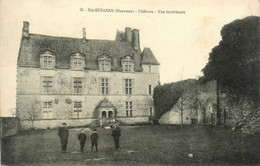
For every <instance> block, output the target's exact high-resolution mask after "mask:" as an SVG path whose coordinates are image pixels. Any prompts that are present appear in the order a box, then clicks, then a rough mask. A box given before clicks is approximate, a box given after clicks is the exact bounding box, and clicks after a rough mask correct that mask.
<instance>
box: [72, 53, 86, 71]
mask: <svg viewBox="0 0 260 166" xmlns="http://www.w3.org/2000/svg"><path fill="white" fill-rule="evenodd" d="M70 64H71V68H72V69H74V70H84V67H85V59H84V56H83V55H82V54H80V53H76V54H72V55H71V56H70Z"/></svg>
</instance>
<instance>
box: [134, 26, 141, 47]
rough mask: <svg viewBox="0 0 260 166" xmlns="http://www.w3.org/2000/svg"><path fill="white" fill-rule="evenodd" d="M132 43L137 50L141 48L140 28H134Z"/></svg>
mask: <svg viewBox="0 0 260 166" xmlns="http://www.w3.org/2000/svg"><path fill="white" fill-rule="evenodd" d="M132 45H133V47H134V49H135V50H137V49H138V48H140V40H139V29H133V30H132Z"/></svg>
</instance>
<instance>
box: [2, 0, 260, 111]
mask: <svg viewBox="0 0 260 166" xmlns="http://www.w3.org/2000/svg"><path fill="white" fill-rule="evenodd" d="M0 5H1V6H0V7H1V9H0V16H1V19H0V25H1V26H0V28H1V29H0V55H1V59H0V69H1V77H0V78H1V80H0V81H1V82H0V86H1V89H0V90H1V91H0V92H1V98H0V102H1V103H0V104H1V114H2V116H10V115H11V112H12V111H13V110H15V96H16V62H17V57H18V51H19V45H20V40H21V34H22V24H23V21H29V22H30V33H34V34H44V35H50V36H64V37H76V38H81V37H82V28H83V27H85V28H86V31H87V38H88V39H108V40H114V39H115V35H116V31H117V29H118V30H124V29H125V27H132V28H136V29H139V30H140V42H141V48H142V49H143V48H144V47H150V48H151V49H152V51H153V53H154V55H155V56H156V58H157V60H158V61H159V63H160V64H161V65H160V79H161V83H168V82H175V81H179V80H181V79H187V78H196V77H198V76H201V75H202V74H201V69H202V68H203V67H204V66H205V64H206V63H207V61H208V56H209V52H210V51H211V49H212V48H213V47H214V46H216V45H218V42H219V41H220V39H221V36H220V30H221V28H222V27H223V25H225V24H227V23H229V22H231V21H233V20H235V19H242V18H245V17H247V16H251V15H258V16H259V2H258V0H251V1H247V0H211V1H206V0H190V1H188V0H179V1H177V0H168V1H162V0H158V1H151V0H145V1H141V2H140V0H131V1H125V0H109V1H108V0H99V1H96V0H95V1H85V0H82V1H81V0H71V1H68V0H62V1H53V0H34V1H31V0H1V1H0ZM80 8H84V9H86V10H88V8H92V9H95V8H104V9H120V10H134V11H136V12H135V13H116V12H110V13H108V12H87V11H84V12H82V11H80ZM139 9H141V10H147V11H153V12H154V13H153V14H151V13H139V12H138V10H139ZM158 10H161V11H164V10H169V11H185V14H159V13H158ZM155 12H156V13H155Z"/></svg>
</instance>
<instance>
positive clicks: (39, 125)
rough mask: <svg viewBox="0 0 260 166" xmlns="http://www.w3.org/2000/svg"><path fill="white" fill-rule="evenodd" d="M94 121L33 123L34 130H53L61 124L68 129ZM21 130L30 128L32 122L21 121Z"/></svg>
mask: <svg viewBox="0 0 260 166" xmlns="http://www.w3.org/2000/svg"><path fill="white" fill-rule="evenodd" d="M94 121H95V119H50V120H35V121H34V123H33V128H34V129H47V128H49V129H54V128H58V127H61V125H62V123H67V125H68V127H78V126H88V125H90V124H91V123H92V122H94ZM20 124H21V129H22V130H28V129H31V128H32V122H31V121H29V120H21V122H20Z"/></svg>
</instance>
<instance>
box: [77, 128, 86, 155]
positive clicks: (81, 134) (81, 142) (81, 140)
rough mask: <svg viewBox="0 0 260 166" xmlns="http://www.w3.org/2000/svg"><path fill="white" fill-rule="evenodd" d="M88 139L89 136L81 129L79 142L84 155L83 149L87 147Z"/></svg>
mask: <svg viewBox="0 0 260 166" xmlns="http://www.w3.org/2000/svg"><path fill="white" fill-rule="evenodd" d="M86 139H87V135H86V134H85V133H84V129H81V131H80V134H79V136H78V140H79V143H80V151H81V152H82V153H83V148H84V146H85V143H86Z"/></svg>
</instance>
